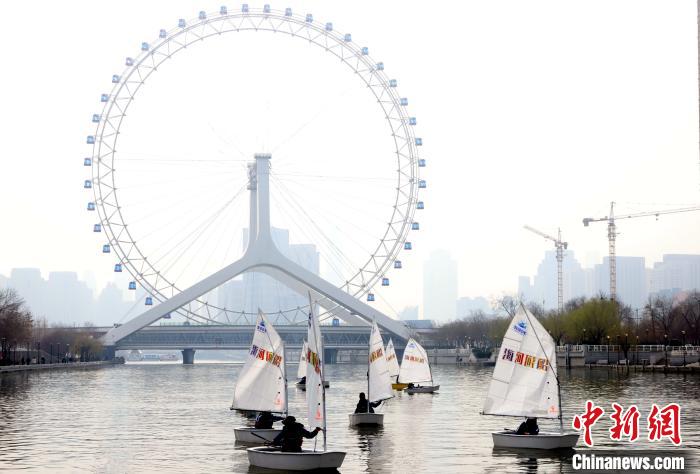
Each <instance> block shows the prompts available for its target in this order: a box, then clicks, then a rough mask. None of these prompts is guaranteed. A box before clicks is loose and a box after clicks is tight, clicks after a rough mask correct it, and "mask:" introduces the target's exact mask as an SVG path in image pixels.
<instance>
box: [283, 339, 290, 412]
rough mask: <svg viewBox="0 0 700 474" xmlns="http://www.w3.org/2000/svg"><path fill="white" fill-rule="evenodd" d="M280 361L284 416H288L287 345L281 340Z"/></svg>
mask: <svg viewBox="0 0 700 474" xmlns="http://www.w3.org/2000/svg"><path fill="white" fill-rule="evenodd" d="M282 362H283V363H284V416H285V418H286V417H287V416H289V394H288V393H287V346H286V345H285V344H284V341H282Z"/></svg>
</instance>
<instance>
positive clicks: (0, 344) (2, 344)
mask: <svg viewBox="0 0 700 474" xmlns="http://www.w3.org/2000/svg"><path fill="white" fill-rule="evenodd" d="M5 341H7V339H5V338H4V337H3V338H2V339H0V351H2V353H1V354H0V355H1V356H2V360H3V361H5Z"/></svg>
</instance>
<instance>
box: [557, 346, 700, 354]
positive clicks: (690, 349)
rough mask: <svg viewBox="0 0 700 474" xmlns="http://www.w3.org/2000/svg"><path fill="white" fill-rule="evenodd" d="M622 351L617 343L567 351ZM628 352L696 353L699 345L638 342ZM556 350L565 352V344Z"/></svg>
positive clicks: (581, 347) (628, 348) (574, 348)
mask: <svg viewBox="0 0 700 474" xmlns="http://www.w3.org/2000/svg"><path fill="white" fill-rule="evenodd" d="M584 349H585V350H586V351H587V352H608V351H610V352H617V351H620V352H624V346H622V345H619V344H610V345H604V344H597V345H573V344H572V345H570V346H569V352H582V351H583V350H584ZM627 351H628V352H664V351H668V352H670V353H672V354H676V353H677V354H683V353H686V354H696V353H700V346H664V345H663V344H640V345H638V346H635V345H630V346H628V347H627ZM557 352H559V353H566V352H567V350H566V346H557Z"/></svg>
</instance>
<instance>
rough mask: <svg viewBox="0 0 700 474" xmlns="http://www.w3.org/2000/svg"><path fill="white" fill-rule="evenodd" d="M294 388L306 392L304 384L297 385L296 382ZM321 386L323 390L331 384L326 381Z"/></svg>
mask: <svg viewBox="0 0 700 474" xmlns="http://www.w3.org/2000/svg"><path fill="white" fill-rule="evenodd" d="M296 386H297V388H298V389H301V390H306V384H305V383H299V382H297V383H296ZM323 386H324V387H325V388H328V387H330V386H331V384H330V383H329V382H328V380H326V381H324V382H323Z"/></svg>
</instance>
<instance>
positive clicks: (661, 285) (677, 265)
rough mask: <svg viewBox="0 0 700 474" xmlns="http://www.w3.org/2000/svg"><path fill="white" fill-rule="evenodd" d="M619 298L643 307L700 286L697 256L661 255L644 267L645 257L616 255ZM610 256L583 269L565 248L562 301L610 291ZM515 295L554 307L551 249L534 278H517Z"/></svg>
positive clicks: (555, 274) (554, 277)
mask: <svg viewBox="0 0 700 474" xmlns="http://www.w3.org/2000/svg"><path fill="white" fill-rule="evenodd" d="M616 263H617V265H616V268H617V272H616V273H617V294H618V299H619V300H620V301H621V302H622V303H624V304H627V305H629V306H631V307H632V308H642V307H643V306H644V305H645V304H646V303H647V301H648V299H649V297H654V296H656V295H666V296H672V295H673V294H675V293H678V292H680V291H689V290H695V289H700V255H674V254H670V255H664V256H663V258H662V261H661V262H655V263H654V264H653V265H652V267H651V268H647V267H646V263H645V259H644V257H631V256H620V255H618V256H617V257H616ZM609 265H610V264H609V258H608V257H604V258H603V262H602V263H600V264H597V265H594V266H593V267H592V268H583V267H582V266H581V264H580V263H579V262H578V260H577V259H576V256H575V253H574V252H573V251H571V250H568V251H567V252H566V253H565V257H564V261H563V266H562V270H563V282H564V301H565V302H566V301H568V300H570V299H572V298H577V297H581V296H583V297H587V298H590V297H593V296H598V295H605V296H608V295H609V294H610V266H609ZM518 294H519V295H520V296H521V297H522V298H523V299H524V300H525V301H532V302H535V303H538V304H541V305H543V306H544V308H545V309H556V307H557V269H556V258H555V252H554V251H547V252H546V253H545V257H544V259H543V260H542V262H541V263H540V264H539V266H538V267H537V273H536V274H535V275H534V277H533V278H530V277H528V276H521V277H519V279H518Z"/></svg>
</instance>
